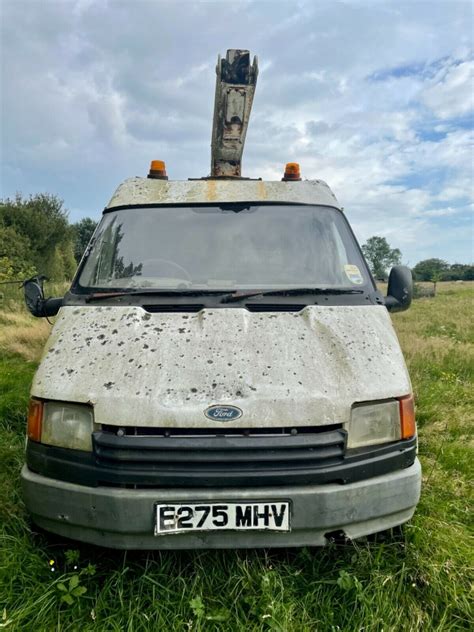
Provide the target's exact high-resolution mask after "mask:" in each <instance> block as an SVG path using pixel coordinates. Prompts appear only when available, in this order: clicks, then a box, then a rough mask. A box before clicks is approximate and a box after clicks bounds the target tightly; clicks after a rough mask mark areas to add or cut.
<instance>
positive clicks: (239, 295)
mask: <svg viewBox="0 0 474 632" xmlns="http://www.w3.org/2000/svg"><path fill="white" fill-rule="evenodd" d="M363 293H364V290H355V289H352V288H345V289H344V288H331V287H298V288H287V289H286V290H265V291H261V290H260V291H255V292H233V293H232V294H226V295H225V296H223V297H222V299H221V301H220V302H221V303H234V302H235V301H242V300H244V299H246V298H250V297H254V296H295V295H299V294H332V295H335V294H363Z"/></svg>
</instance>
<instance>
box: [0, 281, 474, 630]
mask: <svg viewBox="0 0 474 632" xmlns="http://www.w3.org/2000/svg"><path fill="white" fill-rule="evenodd" d="M473 302H474V294H473V287H472V284H464V285H462V286H460V285H456V284H440V287H439V291H438V295H437V296H436V297H435V298H434V299H421V300H419V301H415V302H414V304H413V306H412V308H411V309H410V310H409V311H408V312H405V313H402V314H398V315H396V316H395V317H394V323H395V326H396V328H397V331H398V333H399V337H400V340H401V343H402V346H403V348H404V352H405V355H406V358H407V362H408V365H409V369H410V374H411V377H412V381H413V386H414V391H415V394H416V398H417V418H418V423H419V435H420V459H421V461H422V465H423V473H424V474H423V479H424V482H423V490H422V498H421V502H420V504H419V506H418V509H417V511H416V513H415V516H414V518H413V520H411V521H410V523H408V524H407V525H405V527H404V528H403V529H401V530H397V531H395V532H394V533H392V534H389V535H388V536H387V535H385V536H384V537H378V538H373V539H371V541H370V542H366V543H354V544H350V545H345V546H331V547H329V548H326V549H301V550H283V551H225V552H224V551H218V552H213V551H204V552H185V553H178V552H171V553H170V552H163V553H160V552H153V553H147V552H140V553H137V552H135V553H123V552H116V551H108V550H105V549H100V548H96V547H91V546H88V545H81V544H78V543H75V542H71V541H65V540H63V539H60V538H55V537H53V536H47V535H45V534H43V533H38V532H37V531H36V530H35V527H34V526H33V525H32V524H31V523H30V522H29V520H28V517H27V516H26V514H25V511H24V507H23V504H22V500H21V494H20V490H19V470H20V467H21V463H22V460H23V448H24V413H25V408H26V403H27V397H28V388H29V383H30V380H31V377H32V374H33V372H34V368H35V362H31V361H30V362H27V361H25V359H24V358H27V357H29V354H28V353H26V351H25V353H24V354H23V356H21V355H18V354H13V353H12V352H11V350H5V348H4V349H3V351H2V349H1V347H0V489H1V505H0V523H1V536H0V538H1V539H0V615H1V614H2V610H3V608H4V610H3V619H1V618H0V629H7V630H21V631H24V630H25V631H26V630H35V631H43V630H45V631H49V630H61V631H66V630H74V631H76V630H77V631H83V630H100V631H102V630H112V631H115V630H117V631H119V630H120V631H123V630H127V631H132V630H133V631H135V630H137V631H138V630H167V631H169V630H173V631H174V630H196V631H198V630H203V631H208V630H209V631H213V630H232V631H233V630H246V631H247V630H250V631H253V630H255V631H257V630H262V631H263V630H280V631H282V632H283V631H285V632H286V631H294V632H300V631H308V632H310V631H311V632H314V631H326V630H327V631H328V632H329V631H336V630H347V631H353V630H354V631H356V630H364V631H374V632H375V631H377V632H381V631H382V630H384V632H388V631H394V632H395V631H397V632H398V631H399V630H402V631H404V630H406V631H407V632H408V631H409V632H412V631H414V630H420V631H421V630H423V631H425V630H429V631H431V630H439V631H441V630H442V631H445V630H448V631H451V630H452V631H454V630H467V629H472V625H473V621H472V618H471V617H472V611H471V610H470V598H471V600H472V590H471V588H472V587H471V581H470V579H471V578H472V562H473V553H472V551H473V543H472V538H470V533H472V531H470V525H469V517H470V513H469V512H470V510H472V476H473V472H472V468H473V465H472V464H473V461H474V459H473V454H472V452H473V451H472V446H473V439H472V421H473V418H474V414H473V413H474V401H473V397H472V390H473V389H472V377H473V373H474V353H473V339H472V334H473V327H472V307H473ZM8 309H11V305H10V307H9V308H8ZM0 317H1V310H0ZM5 322H6V321H5ZM27 326H30V323H28V325H27ZM33 326H34V325H31V327H33ZM5 327H7V325H5ZM28 331H29V337H28V344H30V343H31V336H32V331H30V330H28ZM37 331H38V339H39V340H40V339H41V336H43V337H44V335H45V334H44V329H38V330H37ZM4 339H5V341H7V342H8V345H9V346H8V349H11V348H19V349H20V351H21V346H20V347H18V344H20V345H21V340H22V339H20V338H19V339H14V336H13V334H12V333H11V332H10V333H9V334H8V335H6V336H5V338H4ZM7 342H6V343H5V344H7ZM0 344H1V340H0ZM12 344H14V345H17V346H14V347H12ZM51 562H53V564H52V565H51ZM53 569H54V570H53ZM84 589H86V590H85V591H84Z"/></svg>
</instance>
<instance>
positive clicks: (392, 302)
mask: <svg viewBox="0 0 474 632" xmlns="http://www.w3.org/2000/svg"><path fill="white" fill-rule="evenodd" d="M384 301H385V307H386V308H387V309H388V311H389V312H401V311H403V306H402V305H401V304H400V301H398V300H397V299H396V298H395V297H394V296H390V294H389V295H388V296H386V297H385V299H384Z"/></svg>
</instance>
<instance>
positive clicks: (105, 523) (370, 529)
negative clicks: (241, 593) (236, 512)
mask: <svg viewBox="0 0 474 632" xmlns="http://www.w3.org/2000/svg"><path fill="white" fill-rule="evenodd" d="M21 478H22V484H23V492H24V497H25V502H26V506H27V508H28V510H29V511H30V513H31V515H32V518H33V520H34V521H35V522H36V523H37V524H38V525H39V526H41V527H43V528H44V529H47V530H48V531H52V532H53V533H57V534H60V535H63V536H66V537H69V538H73V539H75V540H82V541H84V542H89V543H92V544H99V545H102V546H107V547H112V548H120V549H218V548H232V549H234V548H253V547H290V546H324V545H325V544H327V542H328V540H327V538H326V537H325V534H327V533H330V532H333V531H340V530H342V531H344V533H345V534H346V536H347V537H349V538H357V537H361V536H364V535H368V534H370V533H376V532H378V531H382V530H384V529H388V528H390V527H394V526H397V525H399V524H402V523H403V522H406V521H407V520H409V518H411V516H412V515H413V512H414V510H415V507H416V504H417V502H418V500H419V497H420V487H421V467H420V463H419V461H418V459H416V461H415V463H414V464H413V465H412V466H411V467H408V468H406V469H403V470H399V471H397V472H393V473H391V474H385V475H383V476H377V477H375V478H370V479H367V480H364V481H359V482H357V483H351V484H349V485H337V484H328V485H304V486H291V487H290V486H288V487H286V486H281V487H253V488H242V489H236V488H228V489H225V488H220V489H181V488H176V489H169V488H168V489H153V490H149V489H117V488H113V487H97V488H93V487H85V486H82V485H75V484H72V483H65V482H62V481H58V480H55V479H51V478H46V477H44V476H40V475H38V474H35V473H34V472H32V471H31V470H29V469H28V467H27V466H24V467H23V470H22V473H21ZM267 500H268V501H270V500H277V501H278V500H290V501H291V504H292V530H291V532H289V533H288V532H269V531H239V532H235V531H232V532H231V531H227V532H226V531H221V532H216V531H213V532H201V533H199V534H189V533H185V534H178V535H164V536H163V535H161V536H154V535H153V530H154V522H153V520H154V511H153V509H154V505H155V503H157V502H158V501H159V502H161V503H166V502H183V503H186V502H196V501H199V502H206V501H209V502H216V501H222V502H224V501H242V502H250V501H267Z"/></svg>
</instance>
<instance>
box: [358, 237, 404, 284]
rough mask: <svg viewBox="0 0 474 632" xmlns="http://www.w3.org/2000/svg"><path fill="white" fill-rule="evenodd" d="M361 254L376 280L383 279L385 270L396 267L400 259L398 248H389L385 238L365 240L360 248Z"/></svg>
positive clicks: (400, 254)
mask: <svg viewBox="0 0 474 632" xmlns="http://www.w3.org/2000/svg"><path fill="white" fill-rule="evenodd" d="M362 252H363V253H364V256H365V258H366V259H367V261H368V263H369V266H370V269H371V270H372V274H373V275H374V277H375V278H376V279H385V277H386V271H387V268H391V267H392V266H393V265H398V264H399V263H400V261H401V259H402V253H401V252H400V250H399V249H398V248H390V245H389V243H388V241H387V240H386V239H385V237H378V236H376V235H375V236H374V237H370V238H369V239H367V242H366V243H365V244H364V245H363V246H362Z"/></svg>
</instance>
